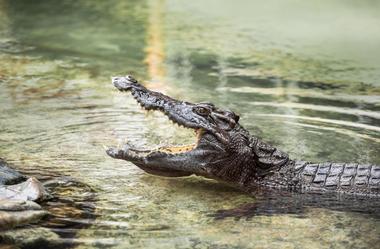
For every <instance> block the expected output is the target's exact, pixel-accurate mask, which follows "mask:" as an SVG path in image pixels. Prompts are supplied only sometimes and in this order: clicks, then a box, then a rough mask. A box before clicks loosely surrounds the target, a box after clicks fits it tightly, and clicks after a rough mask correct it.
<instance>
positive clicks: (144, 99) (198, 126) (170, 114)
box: [107, 76, 210, 176]
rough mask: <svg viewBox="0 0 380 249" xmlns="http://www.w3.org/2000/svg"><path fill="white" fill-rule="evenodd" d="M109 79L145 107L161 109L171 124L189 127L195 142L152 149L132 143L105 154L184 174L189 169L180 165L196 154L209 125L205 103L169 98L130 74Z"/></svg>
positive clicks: (154, 170)
mask: <svg viewBox="0 0 380 249" xmlns="http://www.w3.org/2000/svg"><path fill="white" fill-rule="evenodd" d="M112 82H113V84H114V86H115V87H116V88H118V89H119V90H120V91H123V92H124V91H125V92H130V93H131V94H132V96H133V97H134V98H135V99H136V101H137V102H138V103H139V104H140V106H141V107H142V108H143V110H145V111H152V110H153V111H160V112H161V113H163V114H164V115H165V116H166V117H167V118H168V119H169V120H170V121H172V122H173V123H174V124H176V125H178V126H180V127H184V128H187V129H191V130H193V131H194V133H195V143H192V144H188V145H165V146H158V147H157V148H155V149H136V148H133V147H132V146H131V145H129V144H127V145H124V147H123V148H109V149H108V150H107V154H108V155H109V156H111V157H113V158H118V159H123V160H126V161H130V162H132V163H134V164H135V165H137V166H139V167H140V168H142V169H143V170H145V171H147V172H149V173H152V174H156V175H164V176H185V175H189V174H191V173H189V172H185V171H184V170H182V166H183V165H184V164H187V163H188V162H190V161H191V160H194V158H196V157H197V156H199V155H202V153H201V150H200V146H201V144H202V141H203V140H202V139H203V138H205V136H206V134H208V132H207V131H208V130H209V129H210V127H209V126H208V122H206V118H205V117H204V115H202V114H204V113H202V111H203V112H205V111H208V110H206V107H204V106H197V105H194V104H191V103H187V102H183V101H178V100H175V99H172V98H171V97H169V96H166V95H164V94H161V93H158V92H153V91H150V90H148V89H146V88H145V87H144V86H142V85H141V84H139V83H138V82H137V81H136V80H135V79H133V78H132V77H130V76H126V77H115V78H113V79H112Z"/></svg>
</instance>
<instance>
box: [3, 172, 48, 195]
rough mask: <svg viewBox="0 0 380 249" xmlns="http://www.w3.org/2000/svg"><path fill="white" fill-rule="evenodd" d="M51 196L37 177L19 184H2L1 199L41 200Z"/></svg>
mask: <svg viewBox="0 0 380 249" xmlns="http://www.w3.org/2000/svg"><path fill="white" fill-rule="evenodd" d="M50 197H51V196H50V195H49V194H48V193H47V192H46V191H45V188H44V187H43V186H42V184H41V182H40V181H38V180H37V179H36V178H35V177H31V178H29V179H28V180H26V181H25V182H22V183H19V184H15V185H3V186H0V199H11V200H24V201H41V200H44V199H49V198H50Z"/></svg>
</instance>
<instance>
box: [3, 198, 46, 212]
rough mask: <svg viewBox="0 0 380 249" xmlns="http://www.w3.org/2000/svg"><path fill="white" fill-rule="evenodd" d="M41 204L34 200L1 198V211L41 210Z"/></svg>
mask: <svg viewBox="0 0 380 249" xmlns="http://www.w3.org/2000/svg"><path fill="white" fill-rule="evenodd" d="M41 209H42V208H41V206H40V205H38V204H37V203H35V202H33V201H21V200H0V210H1V211H24V210H41Z"/></svg>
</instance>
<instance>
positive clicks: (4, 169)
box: [0, 158, 26, 186]
mask: <svg viewBox="0 0 380 249" xmlns="http://www.w3.org/2000/svg"><path fill="white" fill-rule="evenodd" d="M25 180H26V177H25V176H23V175H22V174H20V173H19V172H17V171H16V170H14V169H11V168H10V167H9V166H8V164H7V163H6V162H5V161H4V160H3V159H1V158H0V186H1V185H9V184H17V183H20V182H22V181H25Z"/></svg>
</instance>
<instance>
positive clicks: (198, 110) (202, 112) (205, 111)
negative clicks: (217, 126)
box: [195, 107, 210, 116]
mask: <svg viewBox="0 0 380 249" xmlns="http://www.w3.org/2000/svg"><path fill="white" fill-rule="evenodd" d="M195 112H196V113H197V114H199V115H201V116H207V115H209V114H210V111H209V109H207V108H204V107H197V108H195Z"/></svg>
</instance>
